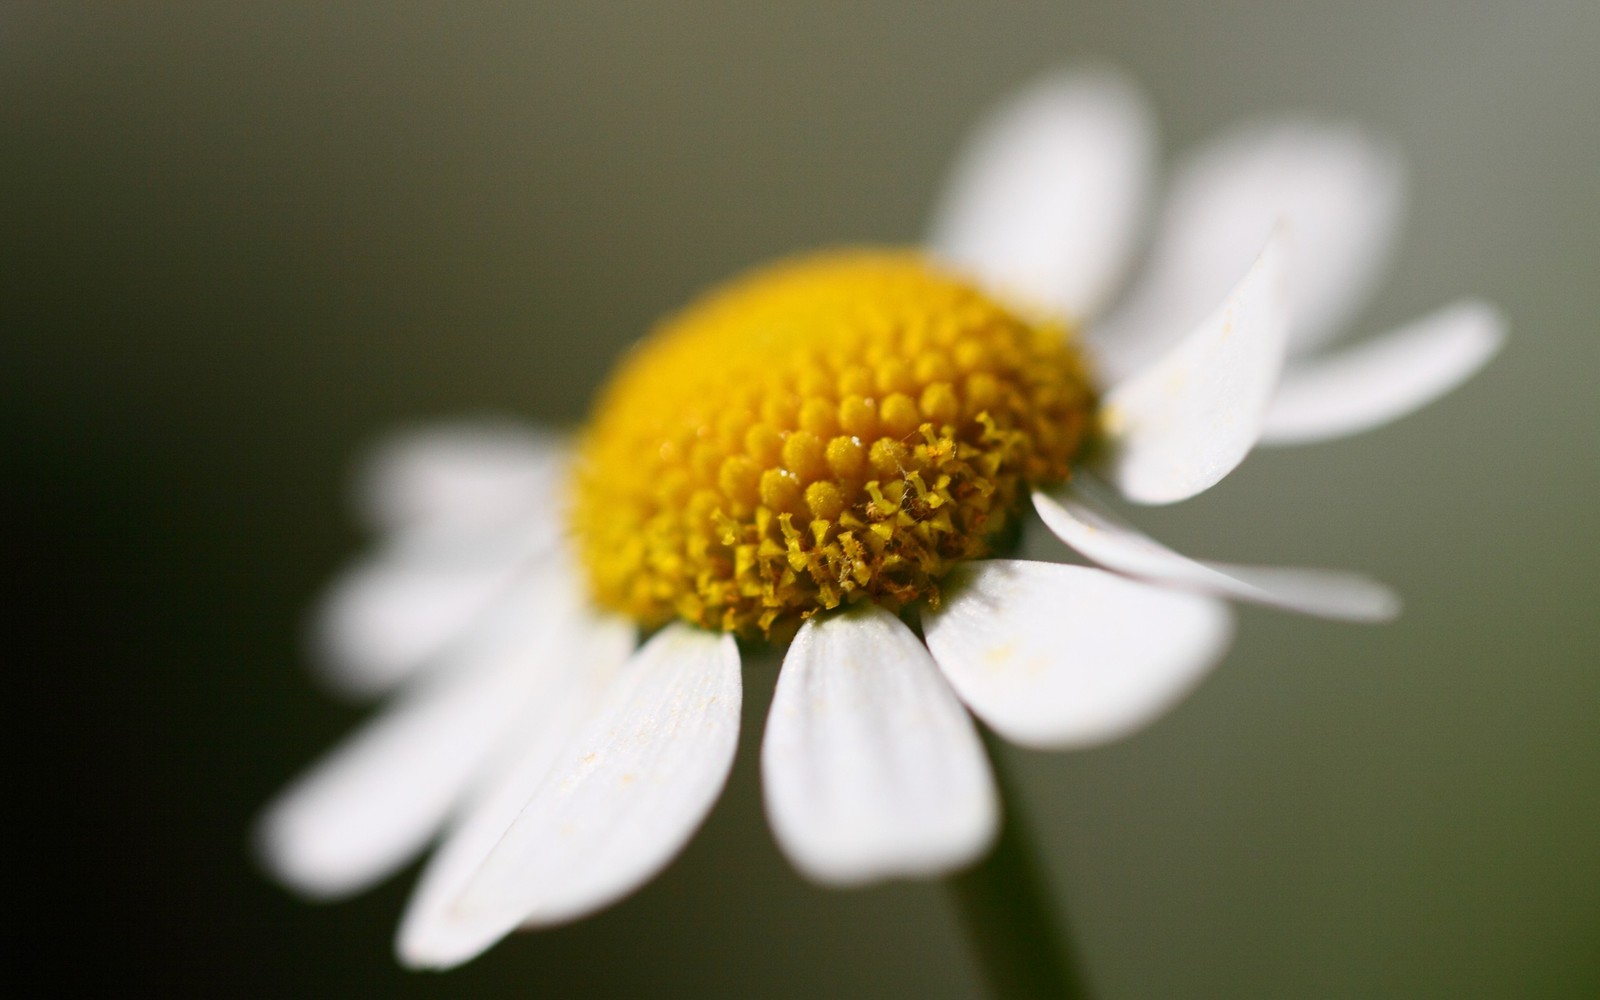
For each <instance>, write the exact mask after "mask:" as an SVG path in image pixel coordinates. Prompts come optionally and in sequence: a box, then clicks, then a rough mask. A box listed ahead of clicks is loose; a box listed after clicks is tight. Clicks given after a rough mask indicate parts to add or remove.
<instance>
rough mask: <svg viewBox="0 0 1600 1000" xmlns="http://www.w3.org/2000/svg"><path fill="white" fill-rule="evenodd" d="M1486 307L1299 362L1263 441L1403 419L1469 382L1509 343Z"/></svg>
mask: <svg viewBox="0 0 1600 1000" xmlns="http://www.w3.org/2000/svg"><path fill="white" fill-rule="evenodd" d="M1505 331H1506V323H1505V317H1503V316H1501V315H1500V313H1499V311H1498V310H1496V309H1495V308H1494V307H1493V306H1491V305H1489V304H1487V303H1485V302H1476V301H1465V302H1457V303H1454V304H1452V305H1449V306H1446V307H1445V308H1443V309H1440V310H1439V311H1437V312H1434V313H1431V314H1429V315H1427V316H1424V317H1423V318H1422V319H1419V320H1417V321H1415V322H1413V323H1410V324H1408V325H1406V326H1403V327H1401V328H1400V329H1398V330H1395V331H1392V332H1390V333H1387V334H1384V335H1383V336H1381V337H1377V338H1374V339H1372V340H1370V341H1367V342H1366V343H1363V344H1360V345H1358V346H1356V347H1351V348H1347V349H1345V350H1343V351H1340V352H1338V353H1337V354H1331V355H1326V356H1323V357H1316V358H1307V359H1305V360H1303V361H1297V362H1295V363H1294V364H1292V365H1290V366H1289V369H1288V370H1287V371H1286V372H1284V376H1283V383H1282V384H1281V385H1280V386H1279V387H1278V394H1277V395H1276V396H1275V397H1273V400H1272V405H1271V406H1270V407H1269V408H1268V409H1267V422H1266V426H1265V428H1264V429H1263V430H1262V432H1261V443H1262V444H1305V443H1307V442H1311V441H1325V440H1328V439H1330V438H1337V437H1344V436H1346V435H1349V434H1359V433H1360V432H1362V431H1365V430H1371V429H1372V428H1374V427H1380V426H1382V425H1383V424H1386V423H1389V422H1390V421H1392V420H1398V419H1400V418H1401V417H1403V416H1405V415H1406V414H1408V413H1411V412H1412V411H1413V410H1419V409H1421V408H1422V407H1424V406H1426V405H1428V404H1429V403H1431V402H1433V401H1434V400H1435V399H1438V398H1439V397H1440V396H1443V395H1444V394H1445V393H1447V392H1449V391H1450V390H1452V389H1454V388H1455V387H1456V386H1458V385H1460V384H1461V383H1463V382H1465V381H1466V380H1467V379H1468V378H1470V377H1471V376H1472V375H1473V374H1474V373H1476V372H1477V371H1478V369H1479V368H1482V367H1483V366H1484V365H1485V364H1486V363H1488V361H1489V359H1490V358H1492V357H1494V354H1495V352H1496V351H1498V350H1499V349H1500V345H1501V343H1502V342H1503V341H1504V340H1505Z"/></svg>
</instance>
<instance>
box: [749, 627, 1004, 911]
mask: <svg viewBox="0 0 1600 1000" xmlns="http://www.w3.org/2000/svg"><path fill="white" fill-rule="evenodd" d="M761 774H762V781H763V784H764V786H765V790H766V801H767V817H768V819H769V820H770V821H771V823H772V829H773V832H774V833H775V834H776V835H777V838H778V843H779V844H780V845H781V846H782V847H783V850H784V852H785V853H786V854H788V856H789V858H790V860H791V861H793V862H794V864H795V866H796V867H797V868H799V869H800V870H801V871H802V872H803V873H805V874H806V875H807V876H809V877H811V878H812V879H815V880H816V881H818V882H823V883H826V884H834V885H852V884H859V883H863V882H870V881H875V880H878V879H883V878H890V877H895V876H929V875H938V874H942V873H944V872H948V871H950V870H952V869H954V868H958V867H960V866H962V865H964V864H966V863H968V862H970V861H972V860H974V859H975V858H977V857H978V856H979V855H980V854H981V853H982V852H983V851H984V850H985V849H986V848H987V847H988V845H989V843H990V842H991V841H992V840H993V838H994V834H995V830H996V828H997V819H998V809H997V806H996V796H995V791H994V781H993V777H992V776H991V775H990V773H989V765H988V760H987V758H986V757H985V756H984V751H983V744H982V743H981V742H980V741H979V740H978V734H977V732H976V730H974V728H973V725H972V720H971V719H970V718H969V717H968V716H967V713H966V712H965V711H964V710H963V709H962V708H961V703H960V702H958V701H957V700H956V698H955V695H954V694H952V693H951V691H950V687H949V685H948V684H946V683H945V681H944V678H942V677H940V676H939V671H938V669H937V668H936V667H935V666H934V663H933V660H932V659H931V658H930V657H929V656H928V651H927V650H926V649H925V648H924V647H923V645H922V643H921V642H919V641H918V640H917V637H916V636H915V635H914V634H912V632H911V630H910V629H908V628H907V627H906V626H905V625H904V624H903V623H902V622H901V621H900V620H899V619H898V618H896V617H895V616H894V615H892V614H890V613H889V612H888V611H885V610H883V609H882V608H880V607H878V606H876V605H873V604H864V605H860V606H858V607H857V608H855V609H852V610H851V611H849V612H846V613H842V614H836V615H831V616H828V617H826V618H819V619H813V620H811V621H808V622H807V623H806V624H805V625H804V626H802V627H801V629H800V633H799V635H797V636H796V637H795V640H794V644H793V645H792V646H791V647H790V648H789V652H788V654H787V655H786V656H785V657H784V661H783V670H782V672H781V673H780V674H779V675H778V685H777V690H776V692H775V693H774V694H773V698H772V711H771V713H770V714H769V716H768V718H767V732H766V736H765V738H764V740H763V743H762V747H761Z"/></svg>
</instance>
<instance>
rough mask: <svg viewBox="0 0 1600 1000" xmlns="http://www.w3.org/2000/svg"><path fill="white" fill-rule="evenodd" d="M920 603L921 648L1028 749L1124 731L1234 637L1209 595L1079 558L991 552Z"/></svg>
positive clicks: (1174, 695)
mask: <svg viewBox="0 0 1600 1000" xmlns="http://www.w3.org/2000/svg"><path fill="white" fill-rule="evenodd" d="M946 593H947V597H946V599H945V601H944V603H943V605H942V606H941V607H940V608H939V609H938V610H937V611H925V612H923V616H922V621H923V626H924V629H925V632H926V634H927V637H928V648H929V649H930V650H931V651H932V652H933V657H934V659H935V660H937V661H938V663H939V666H940V667H941V668H942V669H943V670H944V673H945V676H947V677H949V678H950V683H951V684H952V685H954V686H955V689H956V692H957V693H958V694H960V696H961V698H962V700H963V701H965V702H966V703H967V705H968V706H969V707H971V709H972V710H973V711H974V712H976V713H977V714H978V716H979V718H981V719H983V721H985V722H987V723H988V724H989V725H990V726H992V727H993V728H994V730H995V732H997V733H999V734H1000V735H1002V736H1004V737H1006V738H1007V739H1009V740H1012V741H1014V742H1017V743H1021V744H1024V745H1027V746H1033V747H1071V746H1091V745H1094V744H1099V743H1105V742H1109V741H1111V740H1115V739H1118V738H1120V737H1122V736H1126V735H1128V734H1129V733H1132V732H1133V731H1135V730H1137V729H1139V728H1141V727H1143V726H1145V725H1147V724H1148V723H1150V722H1151V721H1153V720H1154V719H1156V718H1157V717H1158V716H1160V715H1161V714H1162V713H1164V712H1165V711H1167V709H1169V708H1170V707H1171V706H1173V705H1174V704H1176V703H1177V702H1178V700H1179V699H1181V698H1182V697H1183V696H1184V695H1185V694H1187V693H1188V692H1189V690H1190V689H1192V688H1193V687H1194V685H1195V684H1197V683H1199V680H1200V678H1201V677H1203V676H1204V675H1205V673H1206V672H1207V671H1208V670H1210V669H1211V667H1212V666H1213V665H1215V664H1216V662H1217V661H1218V660H1219V659H1221V657H1222V654H1223V652H1224V651H1225V650H1226V649H1227V646H1228V640H1229V638H1230V636H1231V635H1232V617H1231V616H1230V614H1229V612H1228V606H1227V605H1226V604H1224V603H1223V602H1221V601H1218V600H1216V599H1214V598H1210V597H1205V596H1203V595H1200V594H1192V593H1185V592H1183V591H1177V590H1170V589H1167V588H1163V587H1156V586H1152V585H1150V584H1145V583H1139V582H1137V581H1135V580H1129V579H1127V578H1126V577H1120V576H1115V575H1113V574H1111V573H1106V572H1104V571H1102V570H1098V569H1089V568H1087V567H1084V566H1063V565H1059V564H1055V563H1040V562H1015V561H1011V560H989V561H982V562H974V563H967V564H965V565H963V566H960V567H958V568H957V569H956V571H955V572H954V573H952V574H951V576H950V578H949V584H948V586H947V588H946Z"/></svg>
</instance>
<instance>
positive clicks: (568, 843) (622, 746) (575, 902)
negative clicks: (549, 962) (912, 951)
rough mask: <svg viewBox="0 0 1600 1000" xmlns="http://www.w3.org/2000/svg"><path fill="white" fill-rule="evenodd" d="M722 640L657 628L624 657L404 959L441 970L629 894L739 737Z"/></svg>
mask: <svg viewBox="0 0 1600 1000" xmlns="http://www.w3.org/2000/svg"><path fill="white" fill-rule="evenodd" d="M739 695H740V689H739V653H738V648H737V647H736V646H735V645H734V642H733V639H732V638H731V637H728V636H725V635H724V636H717V635H712V634H710V633H706V632H699V631H696V630H694V629H691V628H689V627H687V626H684V625H677V624H675V625H669V626H667V627H666V628H665V629H663V630H662V631H661V632H659V633H658V634H657V635H656V636H655V637H654V638H652V639H651V640H650V641H649V642H648V643H646V644H645V645H644V646H643V647H641V648H640V650H639V651H638V652H637V653H636V654H634V656H633V657H632V659H630V660H629V661H628V663H627V664H626V665H625V666H624V667H623V668H622V670H621V671H620V673H619V675H618V677H617V679H616V681H615V682H614V683H613V684H612V685H611V686H610V687H609V688H608V690H607V691H606V693H605V694H604V696H603V700H602V703H601V704H600V706H599V707H598V708H597V710H596V711H595V713H594V715H593V717H592V718H590V720H589V721H588V723H587V724H586V725H585V726H584V728H583V730H582V731H581V732H580V733H579V734H578V736H577V737H576V739H574V740H571V741H569V742H568V743H566V744H565V745H564V748H563V749H562V750H561V751H560V753H559V754H558V755H557V760H556V763H555V766H554V767H553V768H552V769H551V770H550V771H549V772H548V773H547V774H546V775H545V777H544V779H543V780H542V781H539V782H537V783H536V787H535V789H534V791H533V792H532V794H531V796H530V797H529V798H528V800H527V801H526V802H525V803H524V804H523V806H522V808H521V810H520V812H519V813H518V814H517V815H516V817H515V819H514V820H513V821H512V822H511V824H510V826H509V827H508V828H506V829H505V830H504V831H503V834H502V836H500V837H499V839H498V840H497V842H496V843H495V844H494V846H493V848H492V849H491V850H490V851H489V853H488V855H487V857H485V858H484V859H483V863H482V864H481V865H480V866H478V868H477V870H476V872H475V873H474V874H473V875H472V877H471V878H470V879H469V880H467V884H466V886H465V887H464V888H463V889H462V890H461V891H460V893H459V894H458V895H457V896H455V897H454V898H453V899H451V900H449V901H448V902H447V903H445V904H444V905H443V906H442V907H441V912H439V913H437V914H434V919H433V920H432V921H431V922H430V923H431V924H432V928H433V931H432V933H431V934H429V933H426V931H428V928H427V927H424V932H425V933H422V934H420V935H418V936H415V937H407V938H404V939H402V941H401V949H402V955H403V957H404V958H405V959H406V960H407V961H409V962H412V963H414V964H420V965H430V966H439V967H443V966H449V965H455V964H458V963H460V962H464V961H466V960H467V959H469V958H472V957H473V956H475V955H477V954H479V953H480V952H482V951H483V950H484V949H485V948H487V947H489V946H490V945H491V944H493V943H494V942H495V941H497V940H499V939H500V938H501V937H503V936H504V935H505V934H507V933H508V932H510V931H511V930H513V929H515V928H516V927H517V926H518V925H526V926H549V925H551V924H558V923H563V922H565V921H569V920H575V919H577V918H579V917H582V916H586V915H588V914H590V913H592V912H594V911H595V910H598V909H601V908H602V907H604V906H607V905H609V904H611V903H613V902H615V901H616V900H618V899H620V898H622V897H623V896H625V895H627V894H628V893H629V892H632V891H633V890H634V889H636V888H638V887H639V886H640V885H642V884H643V883H644V882H645V881H647V880H648V879H649V878H651V877H652V876H653V875H655V874H656V873H657V872H658V871H660V870H661V869H662V868H663V867H665V866H666V864H667V862H669V861H670V860H672V858H673V857H674V856H675V855H676V854H677V853H678V851H679V850H681V849H682V847H683V845H684V844H685V843H687V842H688V840H689V837H690V836H691V835H692V834H693V833H694V831H695V829H696V828H697V827H698V826H699V825H700V821H701V820H702V819H704V818H705V815H706V813H707V812H709V811H710V809H711V806H712V804H713V803H714V802H715V801H716V798H717V794H718V793H719V792H720V791H721V790H722V786H723V783H724V782H725V781H726V780H727V776H728V769H729V767H730V766H731V765H732V763H733V753H734V749H735V747H736V745H737V743H738V733H739Z"/></svg>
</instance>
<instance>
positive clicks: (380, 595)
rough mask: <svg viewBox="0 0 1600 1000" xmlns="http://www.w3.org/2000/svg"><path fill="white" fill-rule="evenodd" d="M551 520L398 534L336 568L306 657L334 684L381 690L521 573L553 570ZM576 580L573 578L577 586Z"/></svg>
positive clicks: (434, 652) (361, 692)
mask: <svg viewBox="0 0 1600 1000" xmlns="http://www.w3.org/2000/svg"><path fill="white" fill-rule="evenodd" d="M551 534H553V532H552V531H550V530H548V526H545V525H540V524H534V523H530V524H528V525H526V526H525V527H521V528H518V529H517V530H508V531H504V532H502V533H500V534H499V535H493V534H486V535H484V536H481V537H474V538H464V537H440V536H436V535H424V534H421V533H416V532H412V533H403V534H401V535H398V536H396V537H394V538H392V539H390V540H389V541H388V542H387V543H385V544H384V545H383V546H382V547H381V548H380V549H379V550H378V551H377V552H376V553H374V554H372V555H370V556H368V557H367V558H365V559H363V560H362V561H360V562H358V563H356V564H355V565H354V566H352V567H351V568H350V569H348V570H346V571H345V572H344V573H343V574H342V575H341V576H339V577H338V578H337V579H336V580H335V581H334V583H333V585H332V586H331V587H330V588H329V589H328V592H327V593H326V594H325V595H324V596H323V598H322V600H321V602H320V603H319V604H318V606H317V609H316V614H315V617H314V620H313V622H312V629H311V633H312V644H313V647H314V649H313V654H312V658H313V661H314V662H315V663H316V664H317V665H318V667H319V669H320V670H321V672H322V674H323V676H324V677H325V678H326V679H327V680H328V681H329V683H330V684H331V685H332V686H333V687H334V688H335V689H337V690H339V691H341V692H343V693H346V694H349V695H353V696H360V697H370V696H373V695H377V694H382V693H383V692H385V691H388V690H390V689H392V688H393V687H395V686H396V685H397V684H399V683H400V682H402V681H404V680H406V679H408V678H410V677H412V676H413V675H415V674H416V673H418V671H419V670H420V669H421V668H423V667H424V666H425V665H427V664H428V663H429V662H431V661H438V662H443V658H442V657H441V654H442V653H444V652H445V650H446V649H447V648H448V647H449V646H450V644H451V643H452V642H453V641H454V640H456V639H458V638H459V637H460V636H462V635H463V634H464V633H465V632H466V631H467V630H468V627H469V626H470V625H471V624H472V623H473V622H475V621H477V620H479V619H480V618H481V617H482V616H483V615H484V614H486V613H487V612H488V611H489V609H490V608H492V607H493V606H494V605H495V602H496V601H497V599H500V598H502V597H504V596H505V594H506V592H507V591H508V590H509V589H510V588H511V587H512V586H513V585H514V584H516V583H517V582H518V581H519V580H523V579H525V578H528V577H530V576H541V575H548V574H550V573H552V572H553V571H552V570H551V568H550V567H551V565H552V564H554V563H555V562H556V561H558V556H557V554H556V553H554V552H553V550H554V549H555V548H556V547H557V546H556V543H555V542H554V540H553V538H550V537H547V536H548V535H551ZM576 585H577V584H574V586H576Z"/></svg>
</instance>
